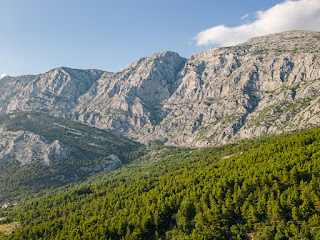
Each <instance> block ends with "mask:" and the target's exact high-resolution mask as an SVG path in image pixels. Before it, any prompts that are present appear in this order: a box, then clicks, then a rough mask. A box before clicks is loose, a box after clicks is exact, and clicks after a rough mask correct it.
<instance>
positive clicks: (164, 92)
mask: <svg viewBox="0 0 320 240" xmlns="http://www.w3.org/2000/svg"><path fill="white" fill-rule="evenodd" d="M319 40H320V33H317V32H310V31H288V32H283V33H277V34H271V35H267V36H261V37H256V38H252V39H250V40H248V41H247V42H245V43H243V44H239V45H236V46H232V47H222V48H212V49H209V50H208V51H203V52H198V53H194V54H192V55H191V56H190V57H189V58H188V59H184V58H182V57H180V56H179V54H177V53H174V52H170V51H165V52H159V53H155V54H153V55H151V56H149V57H144V58H141V59H139V60H137V61H135V62H133V63H132V64H131V65H130V66H129V67H127V68H126V69H124V70H122V71H120V72H117V73H108V72H102V71H98V70H77V69H69V68H65V67H62V68H58V69H54V70H52V71H49V72H48V73H45V74H41V75H37V76H23V77H17V78H12V79H10V81H5V83H3V84H2V85H1V82H0V112H2V113H8V112H13V111H21V110H46V111H47V112H48V113H50V114H52V115H59V116H62V117H67V118H69V119H72V120H76V121H80V122H83V123H86V124H90V125H93V126H95V127H98V128H102V129H111V130H113V131H116V132H118V133H121V134H123V135H126V136H129V137H132V138H134V139H136V140H138V141H140V142H143V143H147V142H149V141H150V140H156V139H157V140H161V141H163V142H165V143H166V144H168V145H179V146H181V145H184V146H199V147H200V146H211V145H220V144H224V143H227V142H232V141H236V140H238V139H242V138H249V137H253V136H259V135H261V134H264V133H281V132H284V131H290V130H293V129H297V128H305V127H310V126H314V124H318V123H319V122H320V118H319V117H318V116H320V115H319V114H318V113H320V110H319V109H320V105H319V101H318V96H319V94H320V92H319V89H320V81H319V79H320V41H319Z"/></svg>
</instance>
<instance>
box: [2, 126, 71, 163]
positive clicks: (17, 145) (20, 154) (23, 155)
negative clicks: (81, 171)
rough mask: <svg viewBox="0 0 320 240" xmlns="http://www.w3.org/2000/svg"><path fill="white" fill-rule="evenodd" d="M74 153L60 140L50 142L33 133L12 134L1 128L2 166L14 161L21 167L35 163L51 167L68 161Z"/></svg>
mask: <svg viewBox="0 0 320 240" xmlns="http://www.w3.org/2000/svg"><path fill="white" fill-rule="evenodd" d="M74 151H75V149H74V148H72V147H70V146H67V145H65V144H63V143H61V142H59V141H58V140H55V141H51V142H50V141H48V140H47V139H45V138H44V137H42V136H40V135H38V134H34V133H32V132H28V131H18V132H11V131H6V130H4V129H3V128H0V164H4V163H6V162H7V161H9V160H14V161H17V162H19V163H20V165H21V166H24V165H27V164H31V163H35V162H40V163H43V164H45V165H50V164H51V163H54V162H61V161H66V160H67V159H68V158H69V157H70V156H71V154H72V152H74Z"/></svg>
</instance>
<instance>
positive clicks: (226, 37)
mask: <svg viewBox="0 0 320 240" xmlns="http://www.w3.org/2000/svg"><path fill="white" fill-rule="evenodd" d="M288 30H312V31H320V1H319V0H299V1H293V0H287V1H285V2H283V3H280V4H277V5H275V6H274V7H272V8H270V9H268V10H266V11H264V12H263V11H258V12H256V20H255V21H254V22H252V23H249V24H243V25H239V26H237V27H231V28H230V27H226V26H224V25H219V26H216V27H212V28H209V29H207V30H204V31H202V32H200V33H199V34H198V35H197V36H196V40H197V45H198V46H200V45H210V44H216V45H220V46H231V45H235V44H239V43H242V42H244V41H246V40H248V39H249V38H252V37H256V36H262V35H266V34H271V33H277V32H283V31H288Z"/></svg>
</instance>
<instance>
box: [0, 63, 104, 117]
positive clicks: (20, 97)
mask: <svg viewBox="0 0 320 240" xmlns="http://www.w3.org/2000/svg"><path fill="white" fill-rule="evenodd" d="M102 73H103V71H100V70H74V69H70V68H65V67H62V68H57V69H54V70H51V71H49V72H47V73H45V74H40V75H26V76H20V77H15V78H11V77H5V78H2V79H0V113H1V114H6V113H12V112H17V111H28V110H32V111H34V110H37V111H39V110H42V111H50V113H51V114H55V115H61V114H63V113H66V112H68V110H70V109H71V108H74V107H75V106H76V104H77V99H78V98H79V97H80V96H81V95H82V94H84V93H85V92H87V90H88V89H89V88H90V86H91V85H92V84H93V83H94V82H95V81H96V80H97V79H98V78H99V77H100V76H101V74H102Z"/></svg>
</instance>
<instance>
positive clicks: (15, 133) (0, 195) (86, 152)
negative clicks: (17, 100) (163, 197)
mask: <svg viewBox="0 0 320 240" xmlns="http://www.w3.org/2000/svg"><path fill="white" fill-rule="evenodd" d="M40 140H41V141H40ZM54 142H56V143H57V149H56V152H54V151H52V148H53V146H52V143H54ZM39 143H42V144H43V145H44V144H47V145H46V146H44V147H47V148H48V150H47V151H48V153H47V154H46V156H42V155H45V154H44V153H43V152H41V151H40V150H39V149H40V147H43V146H40V145H39ZM50 144H51V145H50ZM62 148H65V149H67V150H69V151H68V152H67V153H63V154H60V155H61V156H62V157H61V156H60V155H59V154H57V152H62V150H63V149H62ZM145 152H146V150H145V147H144V146H143V145H142V144H140V143H136V142H134V141H132V140H129V139H127V138H125V137H123V136H119V135H117V134H114V133H112V132H110V131H105V130H100V129H96V128H94V127H90V126H86V125H83V124H80V123H77V122H73V121H70V120H66V119H62V118H56V117H53V116H49V115H46V114H44V113H40V112H21V113H14V114H9V115H2V116H0V172H1V174H0V205H1V204H2V203H5V202H11V201H19V202H20V201H22V200H25V199H30V198H34V197H36V196H37V195H38V196H39V195H42V194H43V193H44V190H50V189H54V188H57V187H60V186H63V185H66V184H69V183H74V182H81V181H84V180H86V179H87V178H88V177H90V176H92V175H94V174H98V173H101V172H104V173H106V172H108V171H111V170H114V169H115V168H117V167H119V166H120V165H122V164H126V163H129V162H131V161H132V160H133V159H136V158H137V157H140V156H142V155H143V154H145ZM44 158H47V161H46V162H44V160H43V159H44Z"/></svg>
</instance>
